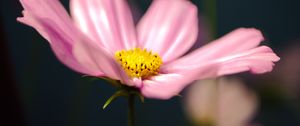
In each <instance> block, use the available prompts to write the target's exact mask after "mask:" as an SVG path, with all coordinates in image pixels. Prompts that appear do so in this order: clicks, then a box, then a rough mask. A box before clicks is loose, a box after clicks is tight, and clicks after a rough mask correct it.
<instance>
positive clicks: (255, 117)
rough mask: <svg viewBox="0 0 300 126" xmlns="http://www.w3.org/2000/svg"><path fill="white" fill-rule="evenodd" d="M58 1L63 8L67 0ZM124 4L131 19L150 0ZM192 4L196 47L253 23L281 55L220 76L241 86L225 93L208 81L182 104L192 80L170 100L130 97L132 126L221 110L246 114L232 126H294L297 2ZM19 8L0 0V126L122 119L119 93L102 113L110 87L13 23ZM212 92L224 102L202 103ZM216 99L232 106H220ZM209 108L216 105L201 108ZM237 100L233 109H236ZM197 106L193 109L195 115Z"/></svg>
mask: <svg viewBox="0 0 300 126" xmlns="http://www.w3.org/2000/svg"><path fill="white" fill-rule="evenodd" d="M61 1H62V3H63V4H64V5H65V7H66V8H67V9H68V3H69V1H68V0H61ZM129 2H130V4H131V5H132V10H133V12H134V13H135V17H136V20H138V19H139V17H140V16H141V15H142V14H143V13H144V12H145V11H146V10H147V8H148V6H149V5H150V3H151V1H150V0H130V1H129ZM170 2H171V0H170ZM192 2H193V3H195V4H196V5H197V6H198V8H199V18H200V23H201V26H200V31H201V34H200V35H199V36H200V38H199V41H198V45H203V44H205V43H206V42H208V41H210V40H212V39H214V38H218V37H221V36H222V35H224V34H226V33H228V32H230V31H231V30H233V29H235V28H239V27H255V28H258V29H260V30H262V32H263V33H264V35H265V37H266V39H267V40H266V42H265V43H263V44H266V45H268V46H271V47H272V49H274V51H275V52H276V53H277V54H278V55H279V57H281V61H280V62H278V63H277V64H276V66H275V69H274V71H273V72H271V73H267V74H264V75H251V74H249V73H241V74H236V75H232V76H230V77H226V78H229V80H236V79H237V80H238V83H239V84H238V85H242V86H239V87H242V90H241V91H236V90H240V88H233V89H234V90H233V91H231V89H230V91H227V90H228V88H227V87H226V84H225V83H234V84H232V85H236V82H235V81H234V82H233V81H224V79H218V80H215V81H214V82H213V83H214V84H217V83H221V85H220V86H219V87H217V88H212V91H209V90H210V89H211V88H207V90H204V91H203V90H201V89H203V88H200V90H199V91H198V90H197V91H196V92H198V93H201V92H205V91H207V92H209V93H204V94H211V95H207V96H203V97H202V95H201V94H199V95H196V96H198V97H195V98H194V99H197V100H199V101H200V103H189V101H190V100H189V98H188V97H189V96H190V94H191V93H190V92H191V90H190V89H189V88H191V87H193V86H194V85H196V84H194V85H192V86H191V87H188V88H186V90H185V91H183V92H182V95H183V97H174V98H172V99H171V100H166V101H162V100H152V99H146V101H145V103H144V104H142V103H140V102H136V115H137V116H136V119H137V120H136V121H137V125H138V126H154V125H158V126H161V125H163V126H193V125H212V124H216V125H224V126H225V125H229V124H225V123H223V122H222V121H217V120H222V119H219V117H215V114H216V113H221V114H219V115H222V114H227V115H228V116H227V115H225V117H229V116H231V115H235V114H234V113H238V114H244V116H245V115H246V116H245V117H244V118H243V119H240V120H243V123H242V124H239V126H242V125H243V126H246V125H252V126H254V125H255V126H300V8H299V5H300V1H299V0H284V1H283V0H216V3H214V2H212V0H211V1H210V0H206V1H204V0H193V1H192ZM21 11H22V7H21V5H20V3H19V1H18V0H1V1H0V12H1V13H0V73H1V75H0V78H1V80H0V94H1V95H0V96H1V104H0V110H1V111H0V116H1V117H0V126H100V125H105V126H121V125H125V124H127V123H126V121H127V120H126V119H127V117H126V116H127V110H126V109H127V101H126V99H125V98H119V99H117V100H115V101H113V102H112V103H111V105H110V106H109V107H108V108H106V109H105V110H103V109H102V108H101V107H102V105H103V104H104V102H105V101H106V100H107V99H108V98H109V97H110V96H111V95H112V94H113V93H114V91H115V90H114V88H113V87H112V86H110V85H109V84H108V83H106V82H105V81H91V80H89V79H86V78H82V75H80V74H78V73H75V72H73V71H72V70H70V69H68V68H67V67H65V66H64V65H63V64H61V63H60V62H59V61H58V60H57V59H56V57H55V56H54V54H53V53H52V51H51V49H50V47H49V44H48V43H47V42H46V40H45V39H43V38H42V37H41V36H40V35H39V34H38V33H37V32H36V31H35V30H34V29H33V28H30V27H28V26H25V25H23V24H21V23H18V22H17V21H16V18H17V17H19V16H21ZM225 80H226V79H225ZM197 83H207V82H206V81H205V82H203V81H202V82H197ZM209 83H211V82H209ZM214 84H212V85H214ZM224 87H226V89H225V88H224ZM229 87H235V86H229ZM223 88H224V89H223ZM192 89H193V90H194V89H196V88H192ZM223 90H224V91H225V90H226V91H227V92H246V93H238V94H231V95H225V94H226V93H224V96H223V93H222V92H223ZM226 91H225V92H226ZM249 92H251V93H249ZM214 93H216V94H217V95H214ZM202 94H203V93H202ZM239 94H245V97H247V98H244V97H238V98H237V97H232V96H239ZM249 94H251V95H249ZM241 96H244V95H241ZM248 96H249V97H248ZM250 96H251V97H250ZM215 97H217V100H222V99H221V98H222V97H226V98H224V99H227V100H228V99H229V101H228V102H226V101H225V102H224V101H220V102H217V103H216V102H211V103H210V101H209V100H208V101H207V99H214V98H215ZM202 99H206V100H202ZM217 100H216V101H217ZM192 101H193V100H192ZM195 101H196V100H195ZM202 101H203V102H202ZM223 102H224V103H232V104H226V105H224V104H221V103H223ZM202 103H205V104H207V105H203V106H204V107H203V108H204V109H203V110H212V111H203V110H202V109H201V110H199V111H200V113H204V115H205V117H204V118H202V117H197V114H191V111H194V109H191V107H192V106H198V105H197V104H199V106H201V105H202ZM242 103H244V104H242ZM190 104H194V105H192V106H190ZM200 104H201V105H200ZM211 105H213V106H215V108H214V107H212V108H205V106H211ZM236 105H238V106H237V107H235V106H236ZM238 107H240V108H241V109H238V110H240V111H231V110H234V109H236V108H238ZM214 109H216V110H214ZM223 110H224V111H223ZM196 111H198V110H195V111H194V112H196ZM210 113H214V114H210ZM231 113H232V114H231ZM245 113H249V114H245ZM198 115H199V114H198ZM200 115H201V114H200ZM217 115H218V114H217ZM242 116H243V115H237V117H236V118H234V117H232V118H233V119H232V120H238V117H242ZM216 118H218V119H216ZM211 122H212V123H211ZM232 125H233V124H232ZM232 125H231V126H232ZM237 125H238V124H237ZM237 125H236V126H237Z"/></svg>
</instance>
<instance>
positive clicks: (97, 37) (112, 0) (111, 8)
mask: <svg viewBox="0 0 300 126" xmlns="http://www.w3.org/2000/svg"><path fill="white" fill-rule="evenodd" d="M70 6H71V14H72V17H73V18H74V20H75V22H76V24H77V25H78V26H79V28H80V29H81V30H82V31H83V32H84V33H86V35H87V36H89V37H90V39H92V40H94V41H95V42H97V43H98V44H101V45H102V46H104V47H105V48H108V49H109V51H112V52H115V51H117V50H121V49H130V48H134V47H136V46H137V45H136V44H137V38H136V32H135V28H134V22H133V19H132V15H131V12H130V9H129V7H128V5H127V3H126V1H124V0H71V5H70Z"/></svg>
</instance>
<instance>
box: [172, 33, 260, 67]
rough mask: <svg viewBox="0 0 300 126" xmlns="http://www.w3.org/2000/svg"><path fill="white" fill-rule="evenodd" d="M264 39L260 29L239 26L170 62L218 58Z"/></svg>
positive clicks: (177, 62) (249, 47)
mask: <svg viewBox="0 0 300 126" xmlns="http://www.w3.org/2000/svg"><path fill="white" fill-rule="evenodd" d="M263 40H264V37H263V36H262V34H261V32H260V31H259V30H257V29H254V28H239V29H236V30H234V31H232V32H230V33H228V34H227V35H225V36H223V37H222V38H220V39H217V40H215V41H213V42H210V43H209V44H207V45H205V46H203V47H201V48H199V49H197V50H195V51H193V52H192V53H190V54H188V55H186V56H184V57H181V58H180V59H178V60H176V61H174V62H172V63H170V65H171V64H177V65H179V64H182V65H187V62H186V61H189V64H195V63H199V62H203V61H206V60H211V59H217V58H220V57H222V56H228V55H231V54H235V53H240V52H243V51H245V50H248V49H252V48H254V47H256V46H258V45H259V43H260V42H261V41H263ZM195 57H197V58H195Z"/></svg>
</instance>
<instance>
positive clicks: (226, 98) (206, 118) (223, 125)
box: [185, 78, 258, 126]
mask: <svg viewBox="0 0 300 126" xmlns="http://www.w3.org/2000/svg"><path fill="white" fill-rule="evenodd" d="M257 106H258V98H257V97H256V94H255V93H254V92H253V91H252V90H250V89H248V88H247V87H245V86H244V83H243V82H242V80H240V79H238V78H220V79H218V80H213V79H212V80H201V81H196V82H195V84H193V85H192V86H191V87H190V88H189V90H188V92H187V96H186V99H185V107H186V108H185V110H186V112H187V115H188V116H189V117H190V119H191V121H193V123H195V124H198V125H199V124H206V125H208V124H210V125H214V126H253V124H250V120H251V119H252V118H253V116H254V115H255V111H256V109H257Z"/></svg>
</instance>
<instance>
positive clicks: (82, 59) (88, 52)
mask: <svg viewBox="0 0 300 126" xmlns="http://www.w3.org/2000/svg"><path fill="white" fill-rule="evenodd" d="M73 53H74V57H75V58H76V60H77V61H78V62H79V63H81V64H85V65H88V66H90V67H91V68H94V69H100V70H101V71H102V72H103V73H104V74H105V76H107V77H109V78H112V79H115V80H120V79H121V75H120V69H119V67H118V65H117V63H116V62H115V60H114V59H113V54H111V53H110V52H109V51H108V50H105V49H104V48H103V47H101V46H99V45H97V44H96V43H94V42H90V41H85V42H80V41H78V42H76V43H75V44H74V49H73Z"/></svg>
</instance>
